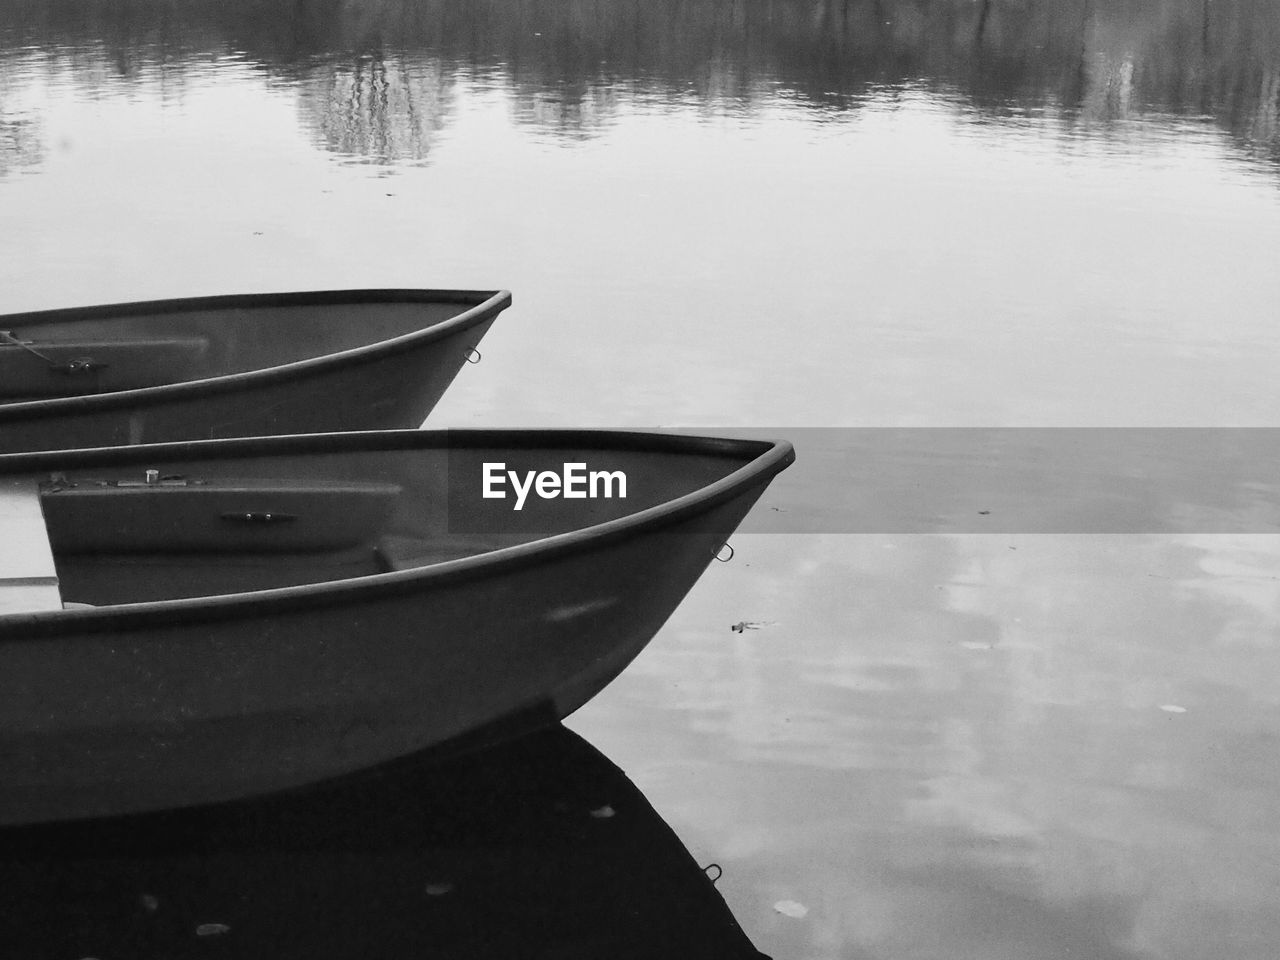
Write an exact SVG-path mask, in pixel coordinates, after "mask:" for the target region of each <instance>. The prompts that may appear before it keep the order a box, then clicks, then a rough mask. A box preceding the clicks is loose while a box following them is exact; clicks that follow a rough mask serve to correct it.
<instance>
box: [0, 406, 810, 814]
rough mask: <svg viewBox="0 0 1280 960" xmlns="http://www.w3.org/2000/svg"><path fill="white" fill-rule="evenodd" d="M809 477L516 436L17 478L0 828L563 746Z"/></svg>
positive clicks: (565, 438)
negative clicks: (554, 737)
mask: <svg viewBox="0 0 1280 960" xmlns="http://www.w3.org/2000/svg"><path fill="white" fill-rule="evenodd" d="M793 458H794V454H793V452H792V449H791V447H790V446H789V445H788V444H786V443H770V442H763V441H747V440H722V439H711V438H699V437H685V436H669V435H662V434H643V433H627V432H616V431H518V430H516V431H422V430H397V431H367V432H358V433H345V434H311V435H297V436H290V437H274V438H272V437H268V438H247V439H234V440H208V441H194V442H184V443H175V444H159V445H146V446H121V447H108V448H99V449H95V450H80V451H47V452H40V453H24V454H11V455H8V456H4V457H0V529H3V530H4V532H5V537H4V542H3V545H0V610H2V611H4V612H3V613H0V771H3V777H0V824H19V823H32V822H38V821H43V820H67V819H75V818H80V817H99V816H110V815H115V814H120V813H127V812H131V811H144V810H158V809H166V808H173V807H183V806H189V805H197V804H206V803H216V802H221V801H226V800H231V799H235V798H237V797H246V796H256V795H260V794H264V793H269V792H272V791H276V790H282V789H288V788H291V787H297V786H301V785H304V784H308V783H314V782H318V781H323V780H325V779H327V778H332V777H337V776H342V775H344V774H346V773H349V772H352V771H356V770H359V769H363V768H366V767H368V766H370V765H373V764H378V763H382V762H386V761H388V760H390V759H393V758H396V757H401V756H404V755H407V754H411V753H414V752H416V751H421V750H425V749H430V748H438V749H463V748H466V747H471V746H479V745H486V744H490V743H492V742H494V741H495V740H499V739H502V738H504V737H507V736H510V735H512V734H515V733H519V732H523V731H525V730H528V729H531V728H535V727H540V726H544V725H545V724H547V723H549V722H552V721H554V720H557V719H559V718H562V717H564V716H566V715H568V714H569V713H570V712H572V711H573V710H575V709H577V708H578V707H579V706H580V705H582V704H583V703H585V702H586V701H587V700H588V699H589V698H591V697H592V696H594V695H595V694H596V693H597V692H598V691H599V690H600V689H602V688H603V687H604V686H605V685H606V684H607V683H608V682H609V681H610V680H612V679H613V678H614V677H615V676H616V675H617V674H618V673H619V672H620V671H621V670H622V669H623V668H624V667H625V666H626V665H627V663H629V662H630V661H631V660H632V658H634V657H635V656H636V655H637V654H638V653H639V651H640V650H641V649H642V648H643V647H644V645H645V644H646V643H647V642H648V641H649V640H650V639H651V638H652V637H653V636H654V634H655V633H656V632H657V630H658V629H659V628H660V627H661V625H662V624H663V622H664V621H665V620H666V619H667V617H668V616H669V615H670V614H671V613H672V611H673V610H674V609H675V608H676V606H677V605H678V604H679V602H680V600H681V599H682V598H683V597H684V595H685V593H686V592H687V591H688V590H689V589H690V588H691V587H692V585H693V584H694V582H695V581H696V580H697V579H698V577H699V576H700V575H701V574H702V572H703V570H704V569H705V568H706V566H707V564H708V563H709V562H710V561H711V560H712V558H713V557H715V556H716V554H717V552H718V551H720V550H721V548H722V546H723V544H724V543H725V540H726V538H727V537H728V535H729V534H730V533H731V532H732V531H733V530H734V529H735V528H736V527H737V525H738V523H739V522H740V521H741V519H742V518H743V517H744V516H745V515H746V513H747V511H748V510H749V509H750V507H751V505H752V503H754V501H755V500H756V499H757V497H758V496H759V495H760V494H761V493H762V492H763V491H764V489H765V487H767V486H768V484H769V482H770V480H771V479H772V477H773V476H774V475H775V474H776V473H778V472H779V471H780V470H782V469H784V468H785V467H786V466H787V465H788V464H790V463H791V461H792V460H793ZM553 481H554V482H553ZM519 489H523V490H524V491H525V493H526V496H525V498H524V499H523V501H521V500H519V498H518V497H517V496H516V493H517V491H518V490H519ZM517 508H518V509H517Z"/></svg>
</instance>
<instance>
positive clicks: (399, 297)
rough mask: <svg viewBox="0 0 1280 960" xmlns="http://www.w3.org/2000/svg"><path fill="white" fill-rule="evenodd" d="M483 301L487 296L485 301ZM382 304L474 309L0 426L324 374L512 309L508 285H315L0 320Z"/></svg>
mask: <svg viewBox="0 0 1280 960" xmlns="http://www.w3.org/2000/svg"><path fill="white" fill-rule="evenodd" d="M478 298H482V299H478ZM380 303H458V304H468V303H469V304H471V306H470V307H469V308H468V309H466V310H464V311H462V312H461V313H458V314H455V315H454V316H451V317H448V318H447V319H445V320H442V321H440V322H439V323H435V324H432V325H431V326H428V327H422V328H420V329H417V330H413V331H410V332H409V333H404V334H401V335H399V336H396V337H390V338H388V339H386V340H375V341H373V342H372V343H366V344H362V345H360V346H358V347H350V348H348V349H346V350H339V351H337V352H335V353H326V354H323V355H321V356H318V357H304V358H303V359H300V360H291V361H289V362H288V363H282V364H275V365H274V366H270V367H259V368H256V369H253V370H242V371H240V372H238V373H225V374H218V375H217V376H212V377H202V378H200V379H199V380H182V381H177V382H175V383H164V384H159V385H156V386H150V387H134V388H131V389H126V390H110V391H107V392H105V393H93V394H81V395H78V396H70V397H48V398H43V399H39V400H19V401H13V402H0V423H3V421H5V420H22V419H39V418H43V417H54V416H64V415H68V414H93V413H95V412H98V411H100V410H110V409H115V408H118V407H137V406H153V405H156V404H160V403H167V402H170V401H172V400H183V401H185V400H193V399H197V398H199V397H204V396H212V395H216V394H222V393H229V392H232V391H235V390H238V389H243V388H246V387H255V386H258V385H260V384H261V385H269V384H275V383H278V382H281V381H286V380H292V379H296V378H299V377H301V376H309V375H312V374H315V373H323V372H325V371H327V370H329V369H330V368H337V367H345V366H350V365H354V364H356V363H361V362H366V361H372V360H376V359H379V358H381V357H382V356H384V355H386V354H391V353H396V352H398V351H399V350H401V349H402V348H403V347H405V346H407V345H410V344H412V345H415V346H416V345H418V344H420V343H430V342H432V341H434V340H441V339H444V338H445V337H448V336H452V335H453V334H456V333H459V332H461V331H465V330H468V329H470V328H472V327H475V326H478V325H479V324H481V323H483V322H485V321H486V320H492V319H494V318H496V317H497V316H498V314H499V313H501V312H502V311H503V310H505V309H507V307H509V306H511V292H510V291H509V290H504V289H498V290H462V289H458V290H432V289H417V288H399V287H377V288H372V287H371V288H356V289H349V290H312V291H299V292H293V293H234V294H218V295H214V296H207V297H182V298H177V299H168V300H138V301H133V302H130V303H114V304H97V305H94V306H87V307H58V308H55V309H52V310H36V311H26V312H21V313H10V314H0V323H4V324H7V325H8V326H12V327H18V326H22V325H23V324H30V323H49V322H59V321H62V320H66V321H74V320H104V319H112V318H121V319H123V318H127V317H133V316H139V315H142V314H147V313H199V312H202V311H206V310H219V309H232V310H233V309H237V308H244V309H253V308H264V309H269V308H273V307H288V306H302V307H305V306H334V305H339V304H351V305H369V304H380Z"/></svg>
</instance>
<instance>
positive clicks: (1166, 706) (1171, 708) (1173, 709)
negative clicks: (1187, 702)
mask: <svg viewBox="0 0 1280 960" xmlns="http://www.w3.org/2000/svg"><path fill="white" fill-rule="evenodd" d="M1160 709H1161V710H1163V711H1164V712H1165V713H1186V712H1187V708H1186V707H1180V706H1178V705H1177V704H1176V703H1162V704H1160Z"/></svg>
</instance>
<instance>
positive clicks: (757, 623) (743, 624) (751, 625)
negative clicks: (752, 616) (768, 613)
mask: <svg viewBox="0 0 1280 960" xmlns="http://www.w3.org/2000/svg"><path fill="white" fill-rule="evenodd" d="M772 626H776V624H775V623H774V621H772V620H739V621H738V622H737V623H734V624H730V625H729V629H730V630H732V631H733V632H734V633H742V632H743V631H744V630H760V629H763V628H764V627H772Z"/></svg>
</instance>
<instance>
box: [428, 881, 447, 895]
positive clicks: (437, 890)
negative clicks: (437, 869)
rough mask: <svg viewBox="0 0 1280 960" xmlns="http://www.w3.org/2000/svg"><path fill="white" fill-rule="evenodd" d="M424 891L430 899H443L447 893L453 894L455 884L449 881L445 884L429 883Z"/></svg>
mask: <svg viewBox="0 0 1280 960" xmlns="http://www.w3.org/2000/svg"><path fill="white" fill-rule="evenodd" d="M423 891H424V892H425V893H426V895H427V896H428V897H443V896H444V895H445V894H446V893H453V884H452V883H449V882H448V881H447V880H446V881H444V882H443V883H428V884H427V885H426V887H424V888H423Z"/></svg>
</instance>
